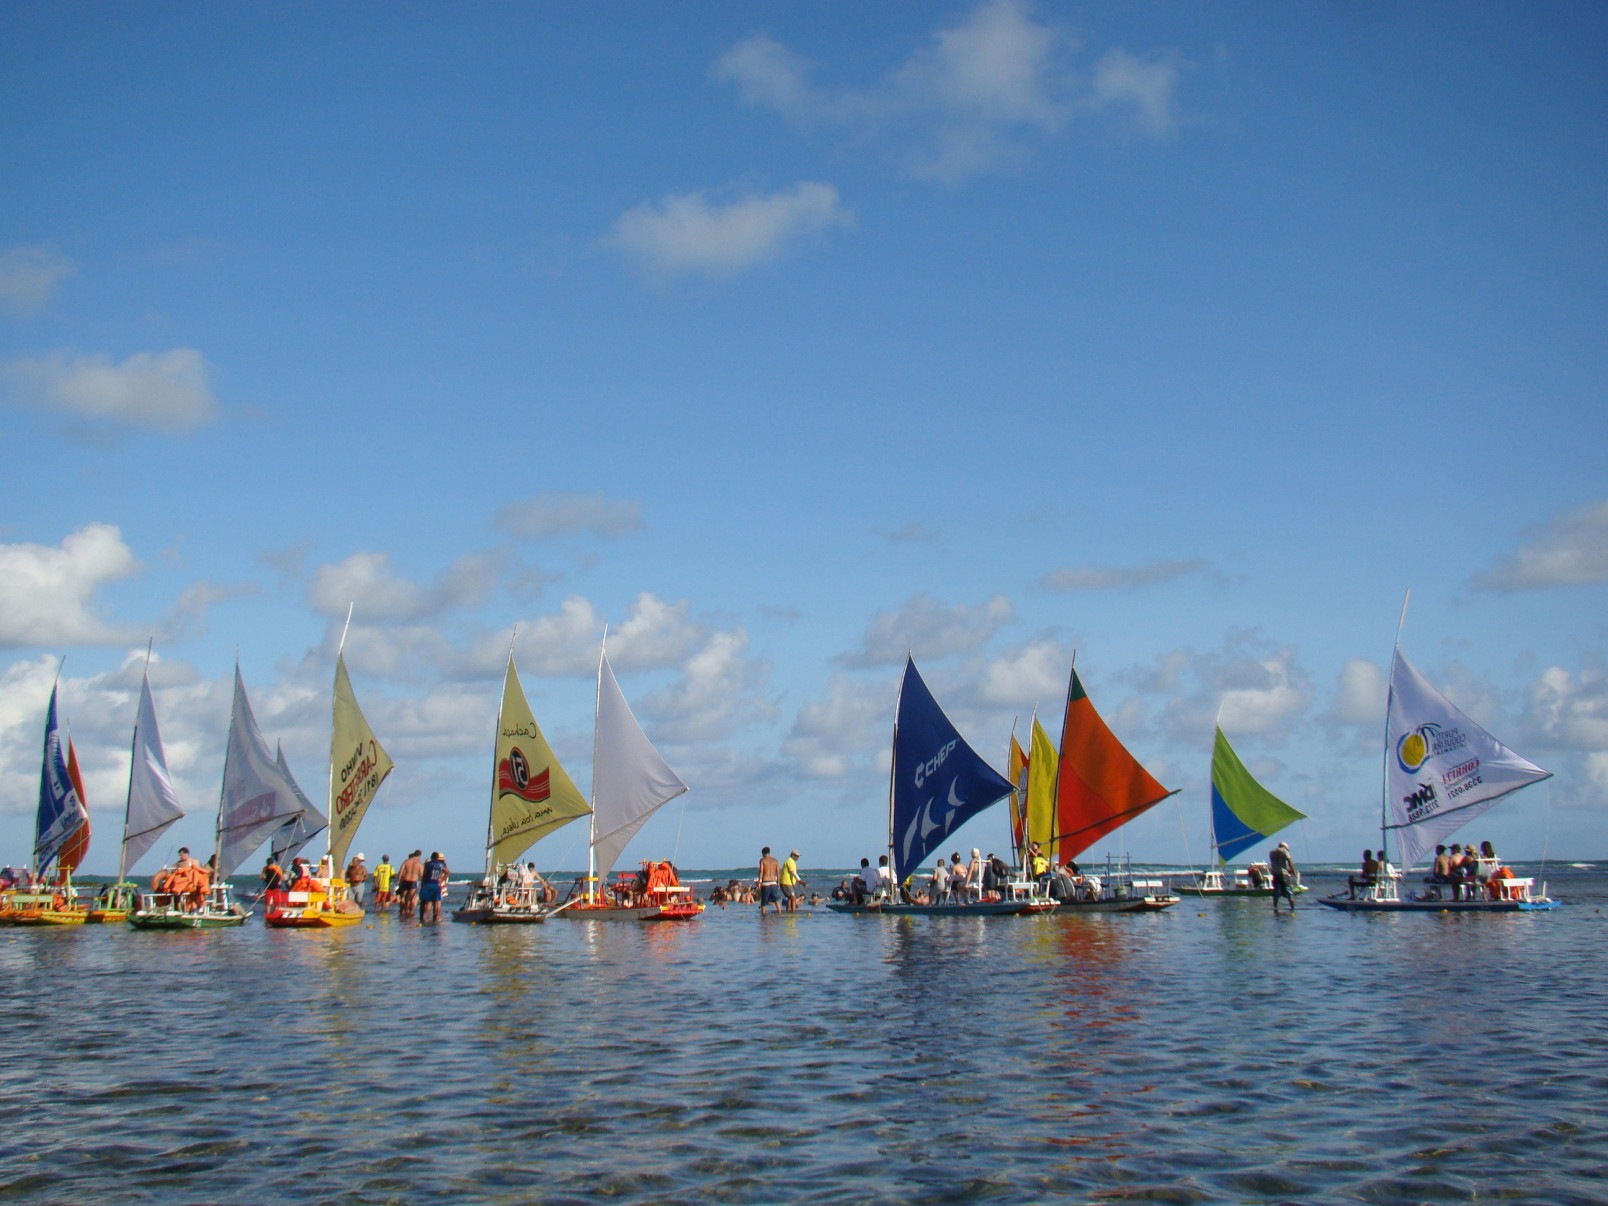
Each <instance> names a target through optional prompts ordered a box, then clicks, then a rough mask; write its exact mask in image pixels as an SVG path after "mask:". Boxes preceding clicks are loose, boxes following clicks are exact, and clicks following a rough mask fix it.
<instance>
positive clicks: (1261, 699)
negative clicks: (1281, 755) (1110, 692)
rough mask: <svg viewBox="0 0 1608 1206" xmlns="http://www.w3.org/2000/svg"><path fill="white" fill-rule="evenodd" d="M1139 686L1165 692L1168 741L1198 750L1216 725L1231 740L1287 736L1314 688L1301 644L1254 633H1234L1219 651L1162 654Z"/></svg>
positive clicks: (1159, 693) (1186, 651) (1279, 738)
mask: <svg viewBox="0 0 1608 1206" xmlns="http://www.w3.org/2000/svg"><path fill="white" fill-rule="evenodd" d="M1140 687H1141V690H1143V691H1145V692H1146V693H1147V694H1152V695H1159V696H1164V697H1166V703H1165V705H1164V707H1163V709H1162V727H1163V729H1164V730H1165V732H1166V734H1167V736H1168V738H1169V740H1171V741H1173V742H1175V743H1177V744H1178V745H1180V746H1183V747H1186V748H1195V749H1199V748H1202V747H1204V746H1207V745H1208V744H1209V742H1210V741H1211V733H1212V728H1213V726H1214V724H1217V723H1220V724H1221V725H1222V727H1223V731H1224V732H1226V733H1228V734H1229V736H1230V738H1231V739H1233V740H1237V739H1239V738H1241V737H1246V736H1251V735H1256V736H1265V737H1267V738H1269V739H1271V740H1273V741H1275V742H1282V741H1283V740H1285V739H1286V738H1287V737H1289V736H1290V731H1291V729H1292V727H1293V726H1294V725H1295V724H1296V723H1297V722H1298V721H1299V720H1300V719H1301V717H1302V715H1303V713H1304V712H1305V711H1306V706H1307V700H1308V696H1309V694H1310V691H1309V687H1308V683H1307V677H1306V673H1305V671H1303V670H1302V669H1301V666H1300V661H1299V658H1298V656H1297V654H1296V651H1295V649H1294V648H1292V647H1288V646H1284V647H1279V646H1274V645H1273V644H1272V643H1271V642H1268V641H1265V640H1263V639H1261V638H1259V637H1258V636H1257V635H1256V634H1255V633H1251V632H1233V633H1230V634H1229V635H1228V637H1227V638H1226V639H1225V641H1224V643H1223V647H1222V648H1221V649H1219V650H1214V651H1211V652H1207V653H1196V652H1193V651H1190V650H1176V651H1174V652H1172V653H1168V654H1163V655H1162V656H1160V657H1158V658H1157V659H1156V661H1155V664H1154V666H1153V668H1152V669H1151V670H1150V672H1149V673H1147V674H1144V675H1142V676H1141V678H1140Z"/></svg>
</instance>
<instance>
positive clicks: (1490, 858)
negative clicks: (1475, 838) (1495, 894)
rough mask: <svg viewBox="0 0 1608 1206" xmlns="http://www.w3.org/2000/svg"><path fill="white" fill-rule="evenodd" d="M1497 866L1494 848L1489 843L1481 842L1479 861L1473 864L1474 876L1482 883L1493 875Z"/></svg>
mask: <svg viewBox="0 0 1608 1206" xmlns="http://www.w3.org/2000/svg"><path fill="white" fill-rule="evenodd" d="M1498 866H1499V863H1498V862H1497V858H1496V847H1495V846H1493V845H1491V843H1490V842H1489V841H1484V842H1481V843H1480V854H1479V861H1478V862H1477V863H1476V864H1475V874H1476V875H1477V876H1478V877H1479V879H1480V881H1481V882H1482V883H1483V882H1484V881H1485V880H1488V879H1490V878H1491V877H1492V876H1493V875H1495V874H1496V869H1497V867H1498Z"/></svg>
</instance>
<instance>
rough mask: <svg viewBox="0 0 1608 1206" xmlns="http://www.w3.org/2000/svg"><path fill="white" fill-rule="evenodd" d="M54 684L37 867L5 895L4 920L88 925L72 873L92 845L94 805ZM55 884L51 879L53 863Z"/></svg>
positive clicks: (0, 913)
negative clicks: (65, 732)
mask: <svg viewBox="0 0 1608 1206" xmlns="http://www.w3.org/2000/svg"><path fill="white" fill-rule="evenodd" d="M59 685H60V684H59V682H58V683H56V684H53V685H52V686H51V688H50V707H49V709H48V710H47V711H46V713H45V749H44V760H43V765H42V766H41V768H40V772H39V810H38V812H37V813H36V814H35V820H34V854H33V869H32V872H31V873H30V875H29V876H28V883H27V884H26V885H25V886H21V887H17V888H14V889H12V890H11V891H9V892H7V893H5V894H4V898H3V899H0V924H9V925H50V926H61V925H82V924H83V923H84V921H85V919H86V918H87V917H88V915H89V910H88V909H86V908H85V907H84V906H83V905H82V904H80V903H79V901H78V897H77V893H76V892H74V890H73V880H72V873H73V870H74V868H75V867H77V866H78V865H79V863H80V862H81V860H82V859H83V857H84V853H85V851H86V850H87V849H88V847H89V809H88V807H86V806H85V804H84V785H83V778H82V776H81V775H80V774H79V773H78V756H77V754H76V753H75V752H74V751H73V748H72V740H71V738H69V739H68V742H67V751H66V754H65V755H64V754H63V752H62V748H61V733H60V731H59V729H58V728H57V725H56V691H57V687H58V686H59ZM52 863H54V864H55V866H56V881H55V883H53V884H52V883H47V882H46V878H45V877H46V876H47V874H48V873H49V871H50V868H51V864H52Z"/></svg>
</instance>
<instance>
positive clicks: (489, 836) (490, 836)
mask: <svg viewBox="0 0 1608 1206" xmlns="http://www.w3.org/2000/svg"><path fill="white" fill-rule="evenodd" d="M517 640H519V625H518V624H515V625H514V635H513V636H512V637H510V638H509V639H508V666H509V668H510V669H511V668H512V667H513V664H514V642H515V641H517ZM507 677H508V676H507V675H506V674H504V675H503V678H504V680H505V681H506V679H507ZM502 718H503V695H499V696H498V697H497V728H496V729H495V731H493V733H492V735H491V804H490V805H489V806H488V807H487V808H486V877H487V878H488V879H489V878H490V877H491V874H492V871H493V870H494V868H493V867H492V865H491V848H492V844H493V842H494V841H495V839H496V835H495V834H494V833H493V832H492V819H491V818H492V813H493V811H494V810H495V809H496V807H497V743H498V741H499V740H500V739H501V736H502Z"/></svg>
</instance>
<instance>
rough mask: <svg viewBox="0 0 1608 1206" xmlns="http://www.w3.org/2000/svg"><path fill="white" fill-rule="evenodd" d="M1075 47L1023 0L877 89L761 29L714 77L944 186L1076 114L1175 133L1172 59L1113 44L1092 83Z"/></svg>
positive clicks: (800, 123) (1004, 4)
mask: <svg viewBox="0 0 1608 1206" xmlns="http://www.w3.org/2000/svg"><path fill="white" fill-rule="evenodd" d="M1077 49H1078V46H1077V41H1076V39H1075V38H1073V37H1072V36H1071V35H1070V34H1069V33H1067V32H1066V31H1065V30H1063V29H1060V28H1057V27H1056V26H1054V25H1049V24H1045V23H1043V22H1041V21H1038V20H1036V19H1035V18H1034V17H1033V15H1032V11H1031V8H1030V6H1029V5H1028V4H1027V3H1025V0H986V2H985V3H982V4H980V5H978V6H977V7H976V8H974V9H972V10H971V11H970V12H969V13H968V14H966V16H965V17H963V18H962V19H961V20H960V21H959V22H957V23H956V24H954V25H952V26H949V27H946V28H943V29H940V30H938V31H937V32H936V33H934V34H933V36H932V39H931V41H930V43H929V44H928V45H926V46H925V47H922V48H920V49H918V50H916V51H914V52H913V53H912V54H911V55H910V56H909V57H908V58H907V59H906V60H905V61H904V62H903V63H901V64H899V65H898V66H896V67H894V68H893V69H892V70H891V71H889V72H888V73H887V75H886V76H884V77H883V79H881V80H880V81H878V82H877V83H876V84H874V85H873V86H871V87H868V88H849V87H840V88H833V87H828V86H823V85H820V84H817V83H816V82H815V77H816V75H817V71H816V69H815V67H814V66H813V65H812V64H810V63H808V62H807V61H806V60H804V59H803V58H802V57H800V56H799V55H797V54H795V53H794V52H793V51H791V50H790V49H788V48H787V47H785V46H782V45H781V44H779V43H777V42H775V41H774V40H772V39H770V38H768V37H764V36H757V37H752V38H749V39H746V40H745V41H743V42H740V43H738V44H737V45H736V46H733V47H732V48H731V49H730V50H729V51H727V52H726V53H725V54H724V55H722V56H721V58H720V59H719V60H718V61H717V62H716V64H715V67H714V76H715V78H716V79H718V80H722V81H725V82H729V83H731V84H733V85H735V86H736V88H737V92H738V95H739V96H740V97H741V99H742V101H743V103H745V104H747V105H751V106H755V107H760V108H768V109H772V110H774V111H775V112H776V113H778V114H779V115H780V116H781V117H782V118H783V119H784V120H786V121H788V122H790V123H791V124H793V125H794V126H796V127H798V128H800V129H803V130H811V129H818V128H823V127H829V128H835V129H841V130H843V131H845V132H846V133H848V134H849V135H850V136H851V137H853V138H856V139H859V140H869V141H872V142H880V143H882V144H883V145H888V144H896V150H895V152H894V153H895V154H897V155H899V156H900V157H901V159H902V160H903V162H904V164H905V166H906V168H907V169H908V170H909V171H910V172H911V173H912V174H913V175H916V176H919V177H922V178H926V179H934V180H939V181H942V182H945V183H955V182H958V181H961V180H964V179H966V178H968V177H971V176H975V175H977V174H979V173H982V172H987V171H991V170H994V169H996V168H998V167H1000V166H1001V165H1004V164H1008V163H1010V162H1012V161H1014V160H1016V159H1019V158H1020V157H1021V156H1022V155H1023V154H1025V153H1026V152H1027V151H1028V150H1030V149H1031V148H1032V147H1033V146H1034V145H1035V144H1037V143H1040V142H1043V141H1044V140H1046V139H1048V138H1050V137H1053V136H1054V135H1056V134H1058V133H1059V132H1060V131H1061V130H1063V129H1064V128H1065V127H1066V126H1067V124H1068V123H1069V122H1070V121H1071V119H1072V117H1073V116H1074V114H1076V113H1078V112H1082V113H1085V114H1094V113H1102V112H1114V113H1131V114H1132V115H1133V116H1134V118H1135V121H1136V124H1137V125H1138V127H1139V128H1140V129H1141V130H1142V131H1144V132H1145V133H1148V134H1152V135H1155V136H1165V135H1167V134H1170V133H1172V132H1173V130H1174V129H1175V128H1176V125H1177V121H1176V117H1175V116H1174V109H1175V104H1176V100H1175V97H1176V92H1177V84H1178V70H1177V68H1176V67H1175V66H1173V65H1171V64H1168V63H1165V62H1148V61H1146V60H1144V59H1141V58H1139V57H1137V56H1135V55H1133V54H1130V53H1128V52H1126V51H1123V50H1112V51H1109V52H1107V53H1106V54H1105V55H1104V56H1102V58H1101V59H1100V60H1099V62H1098V63H1097V64H1096V65H1095V67H1094V70H1093V72H1092V75H1091V77H1090V78H1089V79H1087V80H1084V79H1082V78H1080V75H1079V72H1078V71H1077V69H1076V68H1075V67H1074V65H1073V63H1072V61H1071V60H1072V56H1073V54H1074V52H1075V51H1076V50H1077Z"/></svg>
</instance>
